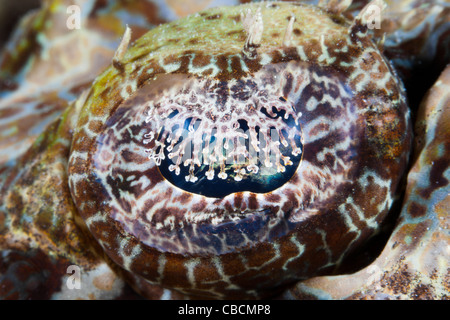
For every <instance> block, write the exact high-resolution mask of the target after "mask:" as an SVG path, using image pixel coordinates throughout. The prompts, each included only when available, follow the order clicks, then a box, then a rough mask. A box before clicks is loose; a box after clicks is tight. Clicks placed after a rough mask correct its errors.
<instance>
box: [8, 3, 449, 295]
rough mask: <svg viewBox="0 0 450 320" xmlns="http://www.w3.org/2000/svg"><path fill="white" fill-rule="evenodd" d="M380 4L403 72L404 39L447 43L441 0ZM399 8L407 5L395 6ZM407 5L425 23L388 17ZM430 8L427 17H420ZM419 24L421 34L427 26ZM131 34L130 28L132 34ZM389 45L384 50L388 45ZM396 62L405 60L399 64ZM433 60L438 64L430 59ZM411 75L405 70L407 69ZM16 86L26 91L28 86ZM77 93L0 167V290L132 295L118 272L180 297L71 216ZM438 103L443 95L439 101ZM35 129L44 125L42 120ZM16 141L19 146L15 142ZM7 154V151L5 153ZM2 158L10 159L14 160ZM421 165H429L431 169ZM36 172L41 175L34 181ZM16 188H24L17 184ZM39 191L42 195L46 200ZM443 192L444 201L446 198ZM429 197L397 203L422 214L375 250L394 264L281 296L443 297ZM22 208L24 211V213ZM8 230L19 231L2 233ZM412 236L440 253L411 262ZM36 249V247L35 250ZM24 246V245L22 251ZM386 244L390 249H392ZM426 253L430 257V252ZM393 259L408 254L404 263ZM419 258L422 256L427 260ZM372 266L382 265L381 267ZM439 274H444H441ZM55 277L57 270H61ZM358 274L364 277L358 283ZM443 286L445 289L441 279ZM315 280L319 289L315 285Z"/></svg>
mask: <svg viewBox="0 0 450 320" xmlns="http://www.w3.org/2000/svg"><path fill="white" fill-rule="evenodd" d="M308 2H315V1H308ZM365 2H366V1H355V2H354V5H353V7H352V8H351V9H352V10H349V11H351V12H353V16H355V15H356V14H357V12H358V10H360V9H361V8H362V6H363V5H364V3H365ZM332 3H333V2H332ZM404 3H405V4H404ZM388 4H389V7H388V9H387V11H386V12H387V13H391V17H390V18H389V19H385V20H384V21H383V26H386V23H388V25H390V26H392V25H394V26H397V27H394V28H390V29H388V28H386V30H389V31H388V33H387V36H386V39H387V40H386V41H385V47H386V48H385V53H386V55H387V56H389V55H391V56H393V57H400V58H397V61H398V62H399V63H397V65H398V66H400V69H401V68H402V67H404V66H405V65H406V66H407V69H408V70H412V69H413V66H414V64H415V62H414V63H411V61H419V63H421V62H420V61H422V62H423V61H424V60H423V58H422V57H421V58H420V59H418V55H417V53H416V52H414V53H411V52H412V51H411V50H410V49H408V48H409V46H410V45H409V43H410V40H411V41H413V42H414V43H415V46H414V48H429V45H431V46H432V47H433V46H436V47H437V48H441V49H439V50H442V48H444V49H445V48H446V46H445V43H446V39H447V38H448V31H445V30H448V29H446V28H445V25H446V23H445V21H446V19H447V17H448V15H445V12H446V11H445V10H448V9H447V8H448V2H446V1H445V2H442V1H432V2H431V3H430V2H429V4H428V5H427V4H423V3H422V2H421V1H403V2H402V3H401V4H400V1H388ZM393 4H398V6H393ZM334 5H336V2H334ZM404 8H408V9H407V10H404ZM411 8H417V10H419V11H421V12H424V13H423V14H421V15H418V16H419V17H422V18H423V19H424V20H423V21H425V23H420V22H421V19H417V20H416V21H415V20H414V19H411V16H413V17H416V15H410V16H409V19H406V18H404V19H398V18H397V17H405V16H406V17H407V16H408V14H407V13H405V12H411ZM355 12H356V13H355ZM399 13H401V14H399ZM428 14H429V15H428ZM429 16H431V17H433V18H428V17H429ZM392 20H393V21H396V23H397V24H391V21H392ZM399 25H400V26H401V27H400V28H403V29H401V30H402V31H405V30H406V31H409V32H405V33H404V34H403V35H401V36H399V35H398V33H396V31H397V30H399V29H398V28H399V27H398V26H399ZM405 26H408V27H405ZM383 28H385V27H383ZM415 28H420V29H421V30H424V31H423V32H421V33H419V34H420V36H416V37H414V36H409V35H414V34H416V35H417V34H418V33H415V30H416V29H415ZM19 30H21V29H19ZM25 30H26V28H25ZM436 30H437V31H436ZM121 32H123V25H122V26H121ZM121 32H120V33H117V35H119V34H120V35H121V34H122V33H121ZM426 32H429V34H427V33H426ZM436 32H437V34H439V36H438V37H435V38H433V37H431V36H428V35H433V34H436ZM133 34H134V35H135V34H136V33H133ZM425 35H426V36H425ZM19 38H20V37H19ZM436 38H438V39H439V40H436V41H428V42H427V41H423V39H436ZM394 40H395V41H394ZM114 41H116V42H115V43H116V44H117V43H118V41H117V38H115V39H114ZM426 43H428V45H427V46H425V45H424V44H426ZM390 48H393V49H392V50H391V49H390ZM417 50H419V49H417ZM113 52H114V51H113V50H110V51H109V57H108V58H107V59H106V60H105V62H103V63H104V66H106V65H107V64H108V63H109V61H110V59H111V57H112V55H113ZM422 52H426V53H430V52H432V50H431V51H430V50H422ZM434 52H436V51H434ZM31 56H32V55H31ZM401 57H406V58H403V60H402V58H401ZM430 57H431V64H432V65H433V66H436V63H435V62H434V60H433V58H437V60H441V62H440V64H439V63H438V64H437V65H441V66H442V65H445V63H448V52H447V53H445V51H444V53H443V54H441V53H440V54H436V55H433V54H431V55H430ZM404 61H406V62H407V63H403V62H404ZM427 61H428V60H427ZM442 61H443V62H442ZM445 61H447V62H445ZM85 62H86V61H85ZM8 65H14V64H8ZM436 68H437V69H439V67H436ZM19 69H20V68H19ZM402 74H408V72H404V71H402ZM410 75H411V74H410ZM412 76H414V74H412ZM69 78H70V77H69ZM6 79H8V78H6ZM88 79H89V77H88ZM89 82H90V81H89V80H86V83H87V84H88V83H89ZM3 86H4V87H6V88H9V89H7V90H8V91H10V92H13V91H14V90H13V89H14V83H12V85H11V83H5V84H4V85H3ZM86 86H87V85H86ZM57 90H60V88H58V89H56V91H57ZM80 91H81V90H80ZM24 92H25V93H24V94H25V95H26V93H27V91H24ZM434 92H435V96H436V97H437V96H438V93H437V92H438V90H435V91H434ZM76 95H77V92H75V94H74V95H71V97H69V99H67V100H71V99H72V98H73V97H74V96H76ZM68 96H70V95H65V96H64V97H65V98H67V97H68ZM84 98H85V97H84ZM436 99H439V98H436ZM32 100H33V99H32ZM38 100H39V99H38ZM67 100H66V101H64V103H65V104H66V105H68V103H67ZM82 100H83V99H81V100H80V101H79V105H78V107H76V106H75V105H72V106H71V107H69V109H68V110H67V112H65V113H64V116H63V117H62V118H61V119H59V120H57V122H56V123H55V124H53V125H52V126H51V127H49V129H48V132H47V133H46V134H44V135H43V136H41V137H40V138H39V139H38V140H37V141H36V143H35V145H34V146H33V147H32V148H31V149H30V150H29V151H28V152H27V155H26V156H25V157H24V158H22V159H21V160H18V162H17V166H15V168H10V169H7V170H5V169H3V172H2V173H3V177H6V176H8V177H9V178H8V179H4V178H3V180H2V185H1V187H2V195H3V194H7V196H2V205H1V210H0V244H1V245H2V248H7V249H6V250H5V249H3V250H2V257H1V260H0V274H2V276H1V278H0V281H1V284H2V289H3V291H1V295H2V298H10V299H27V298H57V299H64V298H84V299H96V298H97V299H113V298H136V297H137V296H136V294H134V293H133V292H132V291H131V290H130V288H128V287H127V285H126V284H125V283H124V281H123V280H122V279H126V280H127V281H128V282H129V283H131V284H132V285H133V286H134V287H135V288H136V289H137V290H138V291H139V292H141V293H143V294H144V295H145V296H147V297H149V298H155V299H157V298H163V299H168V298H173V299H177V298H181V297H182V296H180V295H178V294H176V293H175V292H173V291H169V290H164V289H162V288H159V287H157V286H151V287H149V286H148V285H146V284H145V283H144V284H143V283H142V280H140V279H136V277H134V276H133V275H131V274H128V273H127V272H124V271H123V270H120V269H118V268H117V267H115V266H114V264H112V263H110V261H109V259H108V258H106V257H105V256H104V254H103V252H102V250H101V248H99V247H98V246H97V245H95V241H94V240H93V239H91V238H90V236H89V233H88V232H87V229H86V226H85V225H84V223H83V222H82V221H81V219H79V217H77V213H76V211H75V209H74V206H73V203H72V201H71V199H70V197H69V193H68V188H67V187H64V186H65V185H66V183H67V171H66V170H67V156H68V154H69V147H70V144H71V142H70V140H71V134H72V130H73V129H75V122H74V121H75V119H73V118H77V115H78V114H79V109H80V103H82V102H83V101H82ZM50 101H52V100H50ZM442 101H445V100H444V99H443V100H442ZM447 105H448V102H447ZM444 106H445V104H444ZM60 109H65V107H61V108H60ZM7 110H8V109H7ZM444 110H445V109H444ZM59 112H61V111H59ZM55 114H56V113H55ZM8 115H10V114H8V113H6V114H5V113H4V114H2V117H3V116H5V117H6V119H8ZM442 118H443V119H444V120H442V121H441V122H440V123H439V126H440V128H442V130H443V131H442V132H443V133H444V134H445V133H448V115H446V114H444V115H443V117H442ZM69 119H71V120H69ZM446 119H447V120H446ZM431 120H432V119H430V123H432V124H431V125H430V128H435V127H434V126H435V124H433V122H432V121H431ZM15 121H17V120H15ZM37 122H39V121H37ZM13 126H14V125H13ZM40 130H43V126H42V127H41V129H40ZM21 131H23V130H21ZM21 131H19V132H21ZM38 131H39V130H38ZM3 132H9V133H11V130H5V131H3ZM14 134H17V131H15V133H13V134H12V136H14ZM27 136H29V133H28V134H27V135H24V137H23V138H20V139H26V138H27ZM443 136H444V135H443ZM58 137H59V138H58ZM64 137H65V138H64ZM2 140H3V139H2ZM32 140H34V139H33V138H31V139H30V141H32ZM447 140H448V139H447ZM442 141H444V140H442ZM18 144H19V145H20V143H18ZM25 149H26V147H24V148H23V150H22V151H20V152H19V153H22V152H23V151H24V150H25ZM9 153H10V154H11V152H9ZM15 157H17V155H11V157H10V158H9V159H12V158H15ZM30 159H35V160H36V161H34V160H33V161H30ZM446 159H448V156H443V157H442V158H441V160H440V162H439V163H440V164H442V166H436V167H433V166H430V162H428V163H427V162H424V164H423V165H422V169H421V171H419V172H418V174H422V175H423V176H425V177H427V174H429V173H431V172H433V174H432V175H433V177H434V178H435V179H436V181H437V184H438V185H439V186H440V189H441V192H442V190H443V192H444V193H443V194H445V192H447V195H448V187H447V185H448V181H447V180H446V179H447V178H446V174H442V175H440V173H442V172H447V171H445V170H448V162H445V160H446ZM39 160H41V161H39ZM10 163H12V165H15V163H14V162H10ZM431 163H432V162H431ZM414 168H416V167H414ZM430 168H435V169H434V171H433V170H431V169H430ZM446 168H447V169H446ZM36 176H38V177H48V178H47V179H41V178H39V179H36V178H35V177H36ZM447 176H448V174H447ZM430 179H431V175H430ZM430 181H431V180H430ZM22 186H26V187H24V188H22ZM428 189H429V191H430V195H433V194H435V192H434V191H433V192H431V189H430V188H428ZM25 190H26V191H28V190H29V191H30V193H31V194H32V196H30V195H29V193H26V192H24V191H25ZM409 190H413V189H410V188H409V187H408V194H410V191H409ZM438 190H439V189H438ZM437 194H439V192H437ZM441 195H442V193H441ZM5 199H7V202H9V205H5V203H6V201H5ZM39 199H45V201H41V200H39ZM430 199H434V198H433V197H429V198H428V200H430ZM445 199H447V200H448V197H447V198H445ZM430 201H431V200H430ZM433 201H435V200H433ZM433 201H431V202H426V201H425V200H423V199H421V200H420V201H419V202H418V203H420V205H419V206H418V205H417V204H413V205H409V206H406V207H405V206H404V208H410V209H404V210H403V212H402V216H408V215H407V214H406V213H405V210H409V211H414V212H416V213H413V214H412V216H414V217H416V216H421V217H424V218H423V219H415V220H414V221H411V219H409V220H407V221H409V222H408V223H409V227H408V228H406V227H405V229H406V230H407V231H404V235H402V234H401V233H400V236H399V233H398V232H397V233H395V236H396V237H400V239H401V240H402V241H403V242H405V243H406V245H407V246H406V247H405V246H404V245H397V244H398V243H399V242H397V243H396V242H395V241H394V243H393V246H389V245H387V246H386V249H385V251H384V252H383V255H382V257H385V256H389V255H392V256H394V257H396V258H395V259H394V260H393V261H397V262H396V264H395V263H394V264H393V265H390V266H389V265H388V264H386V263H383V262H382V261H381V260H380V259H381V256H380V259H377V263H376V264H374V265H372V266H369V267H368V268H366V269H363V270H362V271H361V272H360V273H358V274H355V275H352V276H353V277H351V276H350V277H348V278H345V277H344V279H345V280H347V279H349V280H348V281H350V282H352V281H354V283H356V284H358V285H356V286H355V287H353V288H345V289H346V290H342V291H341V292H336V291H333V292H332V293H328V292H326V290H323V287H325V288H329V287H331V286H333V285H336V284H337V287H338V288H340V287H342V286H344V285H345V284H348V283H349V282H348V281H339V279H342V278H339V277H338V279H337V280H338V281H335V279H334V278H330V277H320V278H314V279H312V280H310V281H311V282H308V281H307V282H306V283H305V284H304V285H303V284H300V285H298V286H295V287H294V288H293V289H292V290H290V291H287V292H286V293H285V295H284V296H283V297H284V298H300V299H304V298H306V299H308V298H328V299H329V298H335V299H336V298H350V299H359V298H378V299H381V298H401V299H419V298H428V299H430V298H446V297H447V296H448V294H447V295H446V293H445V291H447V293H448V233H445V230H447V227H448V226H447V225H448V216H447V210H446V208H447V207H448V204H447V205H445V204H444V205H442V206H437V207H433V206H434V205H431V203H435V202H433ZM447 202H448V201H447ZM427 203H428V204H427ZM417 208H418V209H417ZM424 208H426V209H424ZM441 208H443V209H441ZM439 210H441V211H439ZM25 212H28V213H27V214H24V213H25ZM417 212H419V213H417ZM435 212H442V214H441V217H440V218H442V219H440V220H439V221H441V223H442V227H441V229H440V230H441V231H442V230H444V232H441V234H440V239H443V240H442V241H440V242H439V241H437V242H433V241H432V240H431V241H430V240H429V239H433V240H434V238H433V237H430V232H434V231H433V230H436V228H435V226H436V224H433V223H430V225H431V226H432V227H428V225H427V228H429V230H431V231H429V230H427V232H424V231H423V230H424V228H423V226H424V224H420V223H419V222H422V221H423V220H425V221H435V220H436V219H435V220H432V219H431V218H430V219H431V220H427V219H428V218H427V217H429V216H430V217H433V215H436V213H435ZM38 219H39V221H41V222H42V223H39V224H35V223H34V222H35V221H37V220H38ZM400 223H401V222H400ZM63 225H67V227H64V228H62V227H61V226H63ZM416 225H418V226H421V228H419V229H417V230H418V231H416V232H414V237H415V238H413V237H412V233H410V230H411V228H415V226H416ZM11 230H20V231H18V232H16V233H11V232H10V231H11ZM61 230H64V231H61ZM420 230H422V231H420ZM434 233H435V232H434ZM427 237H428V238H427ZM61 239H64V241H61ZM66 239H70V241H67V240H66ZM396 239H397V238H396ZM411 239H413V240H411ZM421 239H428V241H427V240H425V241H423V242H420V240H421ZM389 243H391V242H389ZM400 243H402V242H400ZM421 244H422V247H423V245H424V244H425V246H428V245H429V246H432V247H433V246H434V249H436V250H441V252H443V253H444V254H443V255H442V256H443V258H442V257H441V258H436V259H434V260H433V259H431V260H428V259H422V260H420V261H422V262H425V263H422V264H421V262H420V261H419V263H418V262H416V261H418V259H416V258H415V257H416V256H414V254H412V255H411V256H409V255H408V252H409V251H408V250H407V249H408V248H413V249H417V250H418V248H420V245H421ZM41 247H42V248H43V250H41V249H39V248H41ZM30 248H32V249H31V250H30ZM390 248H393V250H391V249H390ZM394 249H395V250H394ZM413 252H416V251H413ZM417 252H419V253H417V254H416V255H420V254H422V253H423V252H426V249H425V251H417ZM431 255H432V256H433V257H434V255H433V254H431ZM380 261H381V262H380ZM402 261H407V262H406V263H403V262H402ZM427 261H430V262H429V263H427ZM71 264H76V265H80V266H82V270H83V271H82V272H83V273H84V274H86V275H88V276H87V277H83V278H82V280H83V284H82V286H83V289H84V290H83V291H82V292H80V291H76V290H67V286H66V285H65V283H66V281H67V280H68V276H69V275H70V274H68V273H67V272H66V270H67V266H69V265H71ZM436 264H437V267H436ZM380 270H382V272H381V273H380ZM430 270H431V271H430ZM445 272H447V278H446V276H445ZM56 275H60V277H61V278H59V277H58V276H56ZM361 275H362V276H361ZM361 279H362V280H361ZM374 279H375V280H374ZM380 279H381V280H382V281H381V282H380V281H379V280H380ZM411 279H412V280H413V281H412V282H411V283H410V281H409V280H411ZM366 280H367V282H365V281H366ZM377 281H378V282H377ZM371 282H372V284H373V285H374V289H373V288H372V289H370V290H367V293H366V291H365V290H362V289H361V288H364V286H366V285H367V283H371ZM359 285H360V286H359ZM446 285H447V287H445V286H446ZM315 286H316V287H317V288H319V289H317V290H316V288H315ZM305 288H306V289H305ZM310 288H312V289H310ZM380 288H382V289H380ZM61 289H62V290H61ZM64 289H65V290H64ZM320 290H323V291H320ZM330 292H331V291H330Z"/></svg>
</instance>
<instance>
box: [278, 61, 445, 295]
mask: <svg viewBox="0 0 450 320" xmlns="http://www.w3.org/2000/svg"><path fill="white" fill-rule="evenodd" d="M415 132H416V137H415V150H416V152H415V155H414V157H413V159H414V160H413V165H412V168H411V170H410V171H409V174H408V181H407V187H406V197H405V199H404V202H403V209H402V212H401V214H400V217H399V219H398V223H397V225H396V227H395V229H394V231H393V233H392V236H391V237H390V239H389V241H388V242H387V244H386V246H385V248H384V250H383V252H382V253H381V254H380V256H378V257H377V259H376V260H375V261H374V262H373V263H372V264H370V265H369V266H367V267H366V268H364V269H362V270H360V271H358V272H357V273H354V274H350V275H342V276H332V277H319V278H313V279H309V280H306V281H304V282H302V283H300V284H298V285H296V286H295V287H294V288H292V289H289V290H288V291H287V292H286V293H285V294H284V298H287V299H292V298H294V299H381V300H384V299H389V300H394V299H421V300H434V299H445V300H448V299H449V293H450V291H449V290H450V267H449V262H450V232H449V218H448V210H449V208H450V193H449V191H450V188H449V186H448V179H449V173H450V168H449V163H450V160H449V159H450V155H449V153H450V145H449V141H450V66H448V67H447V68H446V69H445V70H444V71H443V73H442V74H441V76H440V77H439V79H438V81H437V82H436V83H435V85H434V86H433V87H432V88H431V89H430V90H429V92H428V93H427V96H426V97H425V98H424V100H423V101H422V103H421V105H420V108H419V111H418V117H417V122H416V126H415ZM430 164H431V166H430Z"/></svg>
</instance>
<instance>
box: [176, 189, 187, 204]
mask: <svg viewBox="0 0 450 320" xmlns="http://www.w3.org/2000/svg"><path fill="white" fill-rule="evenodd" d="M191 199H192V194H191V193H188V192H183V193H182V194H181V195H180V196H179V197H176V198H174V199H173V202H179V203H180V204H187V203H189V201H191Z"/></svg>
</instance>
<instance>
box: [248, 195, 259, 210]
mask: <svg viewBox="0 0 450 320" xmlns="http://www.w3.org/2000/svg"><path fill="white" fill-rule="evenodd" d="M248 208H249V209H250V210H255V209H258V199H256V194H254V193H251V194H250V196H249V198H248Z"/></svg>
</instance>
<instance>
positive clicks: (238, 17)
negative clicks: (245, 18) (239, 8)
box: [230, 15, 241, 22]
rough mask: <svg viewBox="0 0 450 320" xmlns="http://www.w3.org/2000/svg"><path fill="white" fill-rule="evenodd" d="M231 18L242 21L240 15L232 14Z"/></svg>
mask: <svg viewBox="0 0 450 320" xmlns="http://www.w3.org/2000/svg"><path fill="white" fill-rule="evenodd" d="M230 19H231V20H234V21H236V22H240V21H241V16H240V15H235V16H231V17H230Z"/></svg>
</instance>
